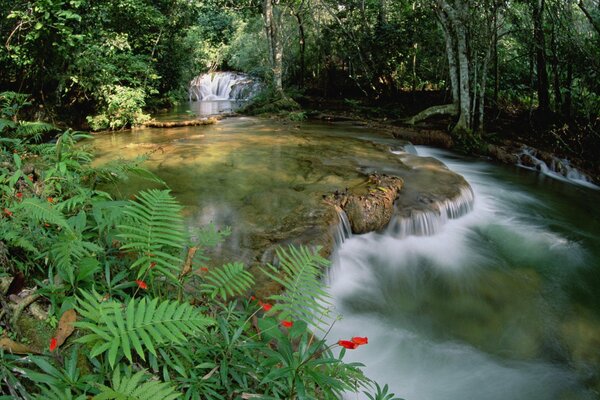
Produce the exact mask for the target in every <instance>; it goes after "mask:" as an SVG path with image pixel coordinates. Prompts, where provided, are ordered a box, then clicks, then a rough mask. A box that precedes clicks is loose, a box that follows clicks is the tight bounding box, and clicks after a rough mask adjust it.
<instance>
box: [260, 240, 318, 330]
mask: <svg viewBox="0 0 600 400" xmlns="http://www.w3.org/2000/svg"><path fill="white" fill-rule="evenodd" d="M318 250H319V249H316V250H315V251H311V250H310V249H309V248H307V247H304V246H300V247H294V246H290V247H288V249H287V250H286V249H283V248H279V249H277V257H278V258H279V263H280V269H277V268H276V267H274V266H273V265H271V264H269V265H268V268H261V269H262V271H263V273H265V274H266V275H267V276H268V277H269V278H271V279H273V280H274V281H276V282H277V283H279V284H280V285H281V286H283V288H284V291H283V292H282V293H281V294H276V295H272V296H270V297H269V299H270V300H272V301H274V302H276V303H275V306H274V307H273V312H280V314H281V318H283V319H292V320H303V321H307V322H312V321H323V317H324V315H325V314H326V313H327V310H328V306H329V305H330V303H329V302H328V298H329V297H330V296H329V295H328V294H327V292H326V291H325V290H324V289H323V285H322V283H321V281H320V279H319V278H320V276H321V275H322V273H323V270H324V269H325V268H327V267H329V265H330V262H329V260H327V259H325V258H323V257H321V256H320V255H319V254H318Z"/></svg>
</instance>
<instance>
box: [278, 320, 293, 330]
mask: <svg viewBox="0 0 600 400" xmlns="http://www.w3.org/2000/svg"><path fill="white" fill-rule="evenodd" d="M281 326H283V327H285V328H291V327H292V326H294V323H293V322H292V321H286V320H283V321H281Z"/></svg>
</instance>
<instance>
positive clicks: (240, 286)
mask: <svg viewBox="0 0 600 400" xmlns="http://www.w3.org/2000/svg"><path fill="white" fill-rule="evenodd" d="M206 281H207V282H208V283H205V284H203V285H202V287H203V290H202V291H203V292H205V293H208V294H209V295H210V297H212V298H213V299H214V298H215V297H217V295H219V296H221V297H222V298H223V300H227V297H228V296H229V297H231V296H236V295H240V294H242V293H244V292H246V291H247V290H248V289H250V287H252V285H253V284H254V277H253V276H252V274H251V273H250V272H248V271H246V270H245V269H244V264H242V263H233V264H225V265H223V266H222V267H221V268H217V269H211V270H210V271H209V272H208V273H207V274H206Z"/></svg>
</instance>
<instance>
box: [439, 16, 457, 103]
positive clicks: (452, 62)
mask: <svg viewBox="0 0 600 400" xmlns="http://www.w3.org/2000/svg"><path fill="white" fill-rule="evenodd" d="M437 14H438V18H439V20H440V25H441V26H442V30H443V31H444V38H445V39H446V56H447V58H448V75H450V86H451V89H452V103H453V104H454V105H455V106H456V109H457V110H458V109H459V104H460V87H459V83H458V62H457V60H456V39H455V36H454V33H453V32H452V27H451V26H450V22H449V21H448V17H447V16H446V14H445V13H444V11H443V10H441V9H438V13H437Z"/></svg>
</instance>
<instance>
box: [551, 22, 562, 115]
mask: <svg viewBox="0 0 600 400" xmlns="http://www.w3.org/2000/svg"><path fill="white" fill-rule="evenodd" d="M555 30H556V28H555V27H554V26H553V27H552V77H553V78H554V85H553V86H554V109H555V110H556V112H559V111H560V110H561V109H562V95H561V93H560V70H559V65H558V63H559V61H558V44H557V43H556V32H555Z"/></svg>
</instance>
